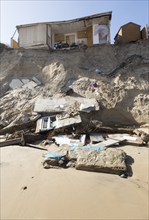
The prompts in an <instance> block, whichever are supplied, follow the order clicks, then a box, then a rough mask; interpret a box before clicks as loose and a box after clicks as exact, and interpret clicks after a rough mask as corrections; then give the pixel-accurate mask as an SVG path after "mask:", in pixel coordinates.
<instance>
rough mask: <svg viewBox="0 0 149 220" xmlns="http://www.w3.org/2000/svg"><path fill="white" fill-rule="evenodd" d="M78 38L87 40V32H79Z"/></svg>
mask: <svg viewBox="0 0 149 220" xmlns="http://www.w3.org/2000/svg"><path fill="white" fill-rule="evenodd" d="M77 38H78V39H80V38H86V31H79V32H77Z"/></svg>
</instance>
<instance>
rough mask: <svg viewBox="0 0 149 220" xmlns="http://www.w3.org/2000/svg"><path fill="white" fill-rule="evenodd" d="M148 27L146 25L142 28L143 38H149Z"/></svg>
mask: <svg viewBox="0 0 149 220" xmlns="http://www.w3.org/2000/svg"><path fill="white" fill-rule="evenodd" d="M147 31H148V30H147V27H144V28H143V29H142V30H141V38H142V39H148V32H147Z"/></svg>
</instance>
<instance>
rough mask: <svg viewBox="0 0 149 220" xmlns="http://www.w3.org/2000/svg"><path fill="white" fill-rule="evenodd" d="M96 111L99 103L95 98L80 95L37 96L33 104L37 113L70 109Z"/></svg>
mask: <svg viewBox="0 0 149 220" xmlns="http://www.w3.org/2000/svg"><path fill="white" fill-rule="evenodd" d="M70 109H71V110H72V109H73V111H85V112H90V111H93V110H95V111H97V110H99V104H98V102H97V101H96V99H94V98H91V99H88V98H82V97H65V98H52V97H50V98H43V97H39V98H38V99H37V100H36V102H35V106H34V111H35V112H38V113H42V112H48V113H50V112H51V113H54V112H67V111H70Z"/></svg>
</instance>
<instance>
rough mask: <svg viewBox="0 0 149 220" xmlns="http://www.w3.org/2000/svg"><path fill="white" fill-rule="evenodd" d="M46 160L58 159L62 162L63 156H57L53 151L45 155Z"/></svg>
mask: <svg viewBox="0 0 149 220" xmlns="http://www.w3.org/2000/svg"><path fill="white" fill-rule="evenodd" d="M45 157H46V159H48V158H56V159H57V160H60V159H61V158H62V157H63V156H62V155H61V154H57V153H55V152H53V151H51V152H50V153H48V154H46V155H45Z"/></svg>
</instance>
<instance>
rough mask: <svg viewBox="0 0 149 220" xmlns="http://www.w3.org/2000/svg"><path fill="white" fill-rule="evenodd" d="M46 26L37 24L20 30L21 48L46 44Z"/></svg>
mask: <svg viewBox="0 0 149 220" xmlns="http://www.w3.org/2000/svg"><path fill="white" fill-rule="evenodd" d="M46 33H47V27H46V24H37V25H33V26H28V27H20V28H19V46H20V47H30V46H35V45H40V44H46Z"/></svg>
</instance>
